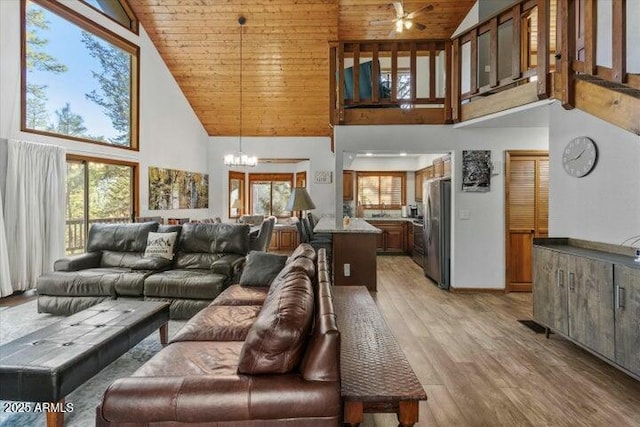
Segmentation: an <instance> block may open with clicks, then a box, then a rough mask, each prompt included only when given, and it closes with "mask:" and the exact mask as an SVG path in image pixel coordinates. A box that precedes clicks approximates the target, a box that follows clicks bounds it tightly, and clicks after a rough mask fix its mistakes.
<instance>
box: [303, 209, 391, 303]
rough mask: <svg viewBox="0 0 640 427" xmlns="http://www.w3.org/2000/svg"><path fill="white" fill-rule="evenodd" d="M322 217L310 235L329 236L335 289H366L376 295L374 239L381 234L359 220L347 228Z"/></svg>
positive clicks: (352, 220)
mask: <svg viewBox="0 0 640 427" xmlns="http://www.w3.org/2000/svg"><path fill="white" fill-rule="evenodd" d="M339 222H340V223H339V224H336V219H335V218H334V217H323V218H321V219H320V221H318V224H317V225H316V226H315V228H314V229H313V231H314V232H315V233H331V235H332V240H333V257H332V258H333V263H332V269H333V270H332V271H333V280H334V284H335V285H336V286H366V287H367V289H369V290H370V291H374V292H375V291H376V289H377V279H376V238H377V236H378V235H379V234H380V233H382V231H381V230H380V229H379V228H376V227H374V226H373V225H371V224H369V223H368V222H367V221H365V220H364V219H362V218H351V221H350V224H349V226H347V227H343V226H342V220H339Z"/></svg>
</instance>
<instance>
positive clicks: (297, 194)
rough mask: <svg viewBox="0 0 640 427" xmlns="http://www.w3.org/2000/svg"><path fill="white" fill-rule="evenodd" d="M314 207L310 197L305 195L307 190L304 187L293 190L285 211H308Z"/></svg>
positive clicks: (307, 194)
mask: <svg viewBox="0 0 640 427" xmlns="http://www.w3.org/2000/svg"><path fill="white" fill-rule="evenodd" d="M315 208H316V205H314V204H313V200H311V196H309V193H307V189H306V188H304V187H297V188H294V189H293V192H292V193H291V197H289V201H288V202H287V206H286V207H285V209H286V210H287V211H289V212H293V211H306V210H309V209H315Z"/></svg>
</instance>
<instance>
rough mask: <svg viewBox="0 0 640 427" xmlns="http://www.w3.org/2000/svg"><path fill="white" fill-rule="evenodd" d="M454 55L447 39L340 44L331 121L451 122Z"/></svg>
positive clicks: (335, 48)
mask: <svg viewBox="0 0 640 427" xmlns="http://www.w3.org/2000/svg"><path fill="white" fill-rule="evenodd" d="M450 57H451V43H450V42H449V41H445V40H407V41H398V40H367V41H339V42H336V43H334V44H333V45H332V46H331V48H330V72H329V80H330V88H331V95H330V114H331V123H332V124H374V123H375V124H410V123H421V124H425V123H428V124H442V123H449V122H451V108H450V102H449V98H448V94H449V93H450V92H451V91H450V90H449V88H448V87H447V85H448V84H449V83H448V81H449V79H448V75H449V70H450V64H451V59H450ZM355 64H359V65H358V66H355Z"/></svg>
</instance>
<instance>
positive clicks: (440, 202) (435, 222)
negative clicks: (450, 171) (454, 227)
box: [422, 179, 451, 289]
mask: <svg viewBox="0 0 640 427" xmlns="http://www.w3.org/2000/svg"><path fill="white" fill-rule="evenodd" d="M422 188H423V191H424V194H423V198H422V200H423V201H424V273H425V275H426V276H428V277H429V278H431V280H433V281H434V282H435V284H436V285H438V286H439V287H441V288H443V289H449V284H450V283H451V275H450V272H451V267H450V266H451V181H449V180H442V179H436V180H429V181H425V183H424V185H423V187H422Z"/></svg>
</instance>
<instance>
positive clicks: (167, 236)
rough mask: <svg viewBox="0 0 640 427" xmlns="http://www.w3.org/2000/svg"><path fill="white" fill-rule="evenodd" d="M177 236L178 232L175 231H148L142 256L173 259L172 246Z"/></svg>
mask: <svg viewBox="0 0 640 427" xmlns="http://www.w3.org/2000/svg"><path fill="white" fill-rule="evenodd" d="M177 238H178V233H177V232H175V231H174V232H172V233H149V237H147V249H146V250H145V251H144V257H145V258H151V257H160V258H166V259H173V246H174V245H175V244H176V239H177Z"/></svg>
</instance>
